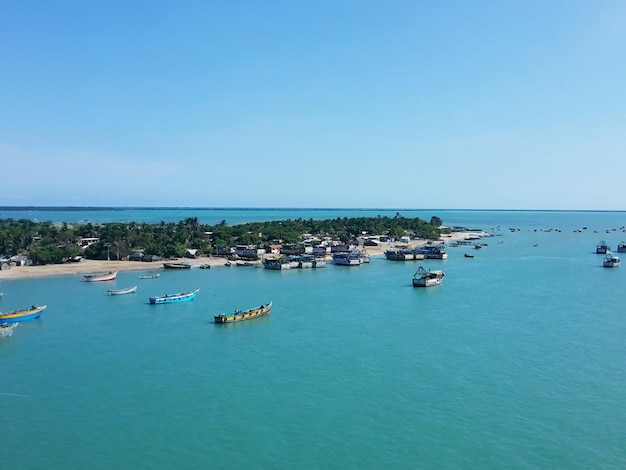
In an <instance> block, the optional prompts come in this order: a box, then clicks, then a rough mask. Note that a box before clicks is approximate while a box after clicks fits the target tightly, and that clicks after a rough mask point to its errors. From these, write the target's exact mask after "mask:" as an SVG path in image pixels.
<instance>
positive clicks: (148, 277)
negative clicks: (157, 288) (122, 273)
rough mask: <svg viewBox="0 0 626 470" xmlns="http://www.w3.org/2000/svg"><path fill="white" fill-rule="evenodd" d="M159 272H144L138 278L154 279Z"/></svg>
mask: <svg viewBox="0 0 626 470" xmlns="http://www.w3.org/2000/svg"><path fill="white" fill-rule="evenodd" d="M159 276H160V274H159V273H154V274H146V275H144V276H139V279H156V278H157V277H159Z"/></svg>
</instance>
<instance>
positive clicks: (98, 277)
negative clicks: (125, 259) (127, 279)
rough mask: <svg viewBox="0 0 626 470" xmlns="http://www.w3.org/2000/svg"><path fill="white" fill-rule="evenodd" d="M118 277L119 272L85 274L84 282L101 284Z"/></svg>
mask: <svg viewBox="0 0 626 470" xmlns="http://www.w3.org/2000/svg"><path fill="white" fill-rule="evenodd" d="M116 277H117V271H109V272H108V273H98V274H85V275H84V276H83V282H101V281H112V280H114V279H115V278H116Z"/></svg>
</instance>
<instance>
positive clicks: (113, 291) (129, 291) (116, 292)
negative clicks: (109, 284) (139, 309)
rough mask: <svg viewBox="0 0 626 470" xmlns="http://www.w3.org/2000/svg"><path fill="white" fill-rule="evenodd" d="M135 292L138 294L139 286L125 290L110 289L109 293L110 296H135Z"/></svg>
mask: <svg viewBox="0 0 626 470" xmlns="http://www.w3.org/2000/svg"><path fill="white" fill-rule="evenodd" d="M135 292H137V286H133V287H126V288H125V289H109V290H108V291H107V293H108V294H109V295H124V294H134V293H135Z"/></svg>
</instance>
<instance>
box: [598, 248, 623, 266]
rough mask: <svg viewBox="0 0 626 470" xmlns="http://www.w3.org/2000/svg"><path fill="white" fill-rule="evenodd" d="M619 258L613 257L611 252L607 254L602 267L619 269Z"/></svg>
mask: <svg viewBox="0 0 626 470" xmlns="http://www.w3.org/2000/svg"><path fill="white" fill-rule="evenodd" d="M619 263H620V260H619V257H618V256H615V255H614V254H612V253H611V252H608V253H607V254H606V256H605V257H604V261H603V262H602V266H603V267H605V268H618V267H619Z"/></svg>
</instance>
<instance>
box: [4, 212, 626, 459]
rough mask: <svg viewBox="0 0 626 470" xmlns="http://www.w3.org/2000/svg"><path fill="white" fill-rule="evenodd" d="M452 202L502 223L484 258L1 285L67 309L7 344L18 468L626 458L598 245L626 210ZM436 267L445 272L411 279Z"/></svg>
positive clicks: (612, 281) (616, 314) (8, 442)
mask: <svg viewBox="0 0 626 470" xmlns="http://www.w3.org/2000/svg"><path fill="white" fill-rule="evenodd" d="M246 212H250V213H249V214H243V215H242V214H235V215H236V216H238V217H240V218H241V219H245V218H246V217H262V216H261V215H258V214H255V213H254V211H246ZM270 212H272V211H270ZM400 212H401V213H402V214H403V215H409V214H408V213H406V214H405V212H406V211H400ZM416 212H418V211H416ZM294 214H295V215H294ZM297 214H298V211H293V212H290V215H289V217H271V216H270V217H268V219H269V220H277V219H280V218H294V217H299V215H297ZM393 214H395V211H393V212H392V214H391V215H393ZM271 215H275V214H273V213H272V214H271ZM282 215H283V216H284V215H285V214H282ZM346 215H347V216H349V215H350V214H349V211H346ZM432 215H437V216H439V217H441V218H442V219H443V220H444V223H449V224H459V225H467V226H471V227H478V228H483V229H485V230H487V231H491V230H492V228H493V229H494V230H493V233H494V234H495V235H497V236H494V237H492V238H489V239H486V240H484V241H485V242H486V243H488V246H487V247H484V248H483V249H481V250H471V253H472V254H474V255H475V258H473V259H468V258H464V256H463V254H464V253H465V252H466V251H469V250H468V249H467V248H462V247H457V248H450V249H449V250H448V251H449V258H448V259H447V260H445V261H434V260H433V261H426V262H404V263H402V262H391V261H386V260H385V259H384V258H373V259H372V262H371V263H370V264H369V265H368V264H365V265H362V266H360V267H341V266H334V265H329V266H327V267H326V268H325V269H319V270H313V269H307V270H291V271H269V270H264V269H262V268H256V267H252V268H250V267H231V268H226V267H224V268H214V269H211V270H201V269H192V270H190V271H185V272H182V271H181V272H163V273H162V275H161V277H159V278H158V279H151V280H139V279H138V276H139V275H140V274H142V273H137V272H130V273H120V274H119V275H118V278H117V280H116V281H114V282H112V283H102V284H100V283H94V284H89V283H82V282H80V276H64V277H57V278H52V279H41V280H14V281H3V282H2V283H0V290H1V291H3V292H4V298H3V299H2V301H1V303H0V308H1V309H2V310H11V309H14V308H21V307H24V306H29V305H31V304H47V305H48V309H47V310H46V311H45V312H44V314H43V316H42V318H41V319H40V320H36V321H31V322H27V323H24V324H22V325H20V327H18V328H17V330H16V331H15V333H14V335H13V336H12V337H11V338H9V339H7V340H3V341H0V371H1V372H2V374H1V377H2V379H1V381H0V384H1V385H0V415H1V416H2V418H3V419H2V422H3V424H4V426H3V430H4V432H3V443H4V449H5V452H4V455H3V458H2V462H3V464H2V468H20V469H39V468H46V469H66V468H89V469H92V468H93V469H119V468H151V469H171V468H198V469H200V468H202V469H205V468H237V469H239V468H277V469H278V468H280V469H283V468H285V469H287V468H320V469H335V468H336V469H344V468H359V469H361V468H372V469H379V468H472V469H473V468H498V469H501V468H551V469H552V468H563V469H573V468H581V469H583V468H584V469H587V468H615V469H618V468H624V467H626V448H625V446H624V443H625V442H626V411H625V408H624V406H623V404H624V399H625V398H626V363H625V361H624V358H625V357H626V340H625V338H626V319H625V315H624V307H623V304H624V303H623V299H624V294H623V292H624V290H625V287H626V271H624V270H625V269H626V268H625V267H624V266H622V267H621V268H617V269H605V268H602V267H601V266H602V255H596V254H595V246H596V244H597V243H598V242H599V241H600V240H604V241H606V242H607V243H608V244H609V245H611V246H612V247H613V248H616V247H617V244H618V243H619V242H620V241H622V240H625V239H626V233H624V232H623V229H622V227H623V226H625V225H626V214H625V213H615V212H612V213H606V212H605V213H593V212H530V211H520V212H491V211H468V212H464V211H450V212H445V211H444V212H442V211H438V212H436V211H432V213H431V212H425V213H424V214H423V215H420V217H423V218H425V219H427V220H428V219H429V218H430V216H432ZM160 216H161V217H166V216H168V214H166V213H165V212H163V213H162V214H160ZM191 216H196V215H191ZM337 216H344V213H341V212H340V213H335V215H334V216H333V217H337ZM198 217H199V219H201V218H200V216H198ZM302 217H303V218H309V217H308V216H302ZM311 217H313V218H316V217H315V215H311ZM14 218H19V217H14ZM94 218H95V216H94ZM224 218H226V217H221V218H220V219H218V221H219V220H221V219H224ZM324 218H326V217H324ZM39 219H40V220H44V219H45V218H43V219H42V218H39ZM46 220H52V219H51V218H49V219H46ZM110 220H115V219H110ZM120 220H125V219H123V218H120ZM163 220H167V219H165V218H163ZM174 220H179V218H176V217H174ZM201 220H202V219H201ZM251 220H252V219H251ZM206 222H207V223H210V222H209V221H208V220H207V221H206ZM229 223H231V224H234V222H229ZM498 227H499V229H498ZM582 227H587V229H585V230H582V232H580V233H579V232H574V229H577V228H580V229H582ZM509 228H519V230H516V231H510V230H509ZM548 229H554V230H548ZM606 229H611V231H610V232H609V233H607V232H606ZM612 229H615V230H612ZM624 257H625V258H626V255H624ZM420 264H422V265H424V266H427V267H431V268H433V269H438V268H440V269H443V270H444V271H445V273H446V276H445V279H444V283H443V284H442V285H441V286H439V287H436V288H429V289H415V288H412V287H411V277H412V275H413V273H414V271H415V270H416V269H417V267H418V266H419V265H420ZM135 284H137V285H138V286H139V289H138V293H137V294H135V295H127V296H120V297H110V296H107V295H106V290H107V289H111V288H122V287H127V286H131V285H135ZM198 287H199V288H200V289H201V291H200V293H199V295H198V297H197V298H196V299H195V300H194V301H192V302H189V303H182V304H171V305H156V306H154V305H148V297H149V296H151V295H158V294H165V293H175V292H179V291H181V290H189V289H194V288H198ZM269 300H272V301H273V302H274V308H273V310H272V313H271V314H270V315H269V316H267V317H263V318H259V319H255V320H252V321H249V322H243V323H238V324H232V325H215V324H213V323H212V316H213V314H215V313H219V312H224V311H230V310H233V309H235V308H240V309H243V308H248V307H251V306H256V305H259V304H261V303H265V302H267V301H269Z"/></svg>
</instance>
